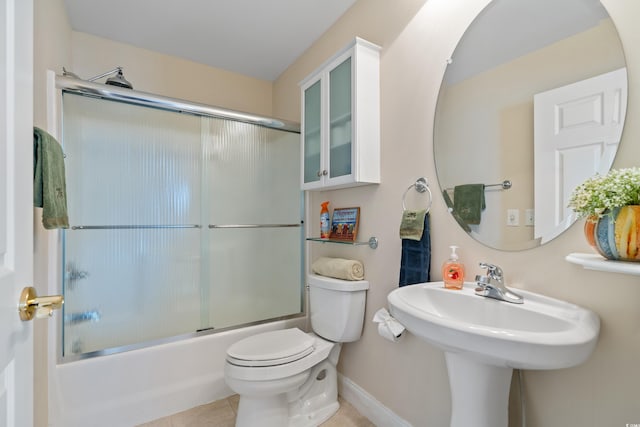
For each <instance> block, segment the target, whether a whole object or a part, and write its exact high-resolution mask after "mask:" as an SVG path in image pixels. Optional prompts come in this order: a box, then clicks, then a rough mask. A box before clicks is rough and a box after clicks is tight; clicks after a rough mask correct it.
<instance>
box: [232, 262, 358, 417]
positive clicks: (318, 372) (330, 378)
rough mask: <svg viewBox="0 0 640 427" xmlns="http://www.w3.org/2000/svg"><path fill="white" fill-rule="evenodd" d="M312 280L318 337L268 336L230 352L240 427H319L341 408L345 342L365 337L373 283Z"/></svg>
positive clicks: (279, 332) (290, 333)
mask: <svg viewBox="0 0 640 427" xmlns="http://www.w3.org/2000/svg"><path fill="white" fill-rule="evenodd" d="M307 281H308V284H309V302H310V309H309V311H310V317H311V326H312V329H313V330H314V332H312V333H305V332H303V331H301V330H300V329H298V328H291V329H283V330H277V331H270V332H264V333H261V334H257V335H254V336H251V337H248V338H245V339H243V340H240V341H238V342H237V343H235V344H233V345H232V346H231V347H229V349H228V350H227V360H226V363H225V381H226V383H227V385H228V386H229V387H230V388H231V389H232V390H233V391H235V392H236V393H238V394H239V395H240V403H239V405H238V415H237V418H236V427H255V426H260V427H313V426H318V425H320V424H321V423H322V422H324V421H326V420H327V419H329V418H330V417H331V416H332V415H333V414H334V413H335V412H336V411H337V410H338V408H339V404H338V379H337V370H336V365H337V363H338V359H339V357H340V350H341V348H342V344H341V343H342V342H350V341H355V340H357V339H359V338H360V336H361V334H362V325H363V321H364V302H365V295H366V289H368V287H369V284H368V282H366V281H357V282H347V281H343V280H338V279H330V278H326V277H321V276H314V275H310V276H309V277H308V279H307ZM327 308H331V309H329V310H327ZM314 313H316V316H314Z"/></svg>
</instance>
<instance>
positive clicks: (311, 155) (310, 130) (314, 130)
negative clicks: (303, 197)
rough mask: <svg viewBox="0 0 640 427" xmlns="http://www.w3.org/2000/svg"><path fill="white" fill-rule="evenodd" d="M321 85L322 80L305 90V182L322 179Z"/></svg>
mask: <svg viewBox="0 0 640 427" xmlns="http://www.w3.org/2000/svg"><path fill="white" fill-rule="evenodd" d="M320 89H321V86H320V80H318V81H317V82H315V83H314V84H313V85H311V86H310V87H308V88H307V89H306V90H305V91H304V182H305V184H306V183H309V182H317V181H320V178H321V176H322V168H321V153H320V145H321V139H320V138H321V132H320V129H321V119H322V114H321V107H320V105H321V94H322V93H321V90H320Z"/></svg>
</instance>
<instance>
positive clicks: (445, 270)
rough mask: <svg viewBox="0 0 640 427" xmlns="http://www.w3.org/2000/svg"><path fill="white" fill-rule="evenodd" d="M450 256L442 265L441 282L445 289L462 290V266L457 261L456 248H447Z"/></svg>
mask: <svg viewBox="0 0 640 427" xmlns="http://www.w3.org/2000/svg"><path fill="white" fill-rule="evenodd" d="M449 247H450V248H451V255H449V259H448V260H446V261H445V262H444V264H442V280H443V281H444V287H445V288H447V289H462V285H463V284H464V264H462V263H461V262H460V261H459V259H458V258H459V257H458V254H457V253H456V249H458V247H457V246H449Z"/></svg>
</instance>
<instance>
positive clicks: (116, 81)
mask: <svg viewBox="0 0 640 427" xmlns="http://www.w3.org/2000/svg"><path fill="white" fill-rule="evenodd" d="M105 84H108V85H112V86H118V87H124V88H127V89H133V85H132V84H131V83H129V81H128V80H127V79H125V78H124V75H123V74H122V68H120V67H118V73H117V74H116V75H115V76H113V77H109V78H108V79H107V81H106V82H105Z"/></svg>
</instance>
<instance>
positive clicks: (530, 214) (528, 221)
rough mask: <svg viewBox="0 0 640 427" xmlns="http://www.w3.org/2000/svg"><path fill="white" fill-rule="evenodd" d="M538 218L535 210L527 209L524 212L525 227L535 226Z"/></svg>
mask: <svg viewBox="0 0 640 427" xmlns="http://www.w3.org/2000/svg"><path fill="white" fill-rule="evenodd" d="M535 221H536V217H535V210H533V209H525V211H524V225H528V226H532V225H535Z"/></svg>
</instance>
